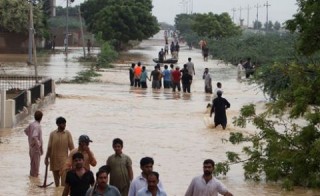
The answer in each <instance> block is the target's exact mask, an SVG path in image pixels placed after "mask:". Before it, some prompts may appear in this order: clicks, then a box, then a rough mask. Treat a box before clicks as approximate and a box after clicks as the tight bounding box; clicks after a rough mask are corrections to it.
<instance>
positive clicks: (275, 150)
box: [217, 106, 320, 189]
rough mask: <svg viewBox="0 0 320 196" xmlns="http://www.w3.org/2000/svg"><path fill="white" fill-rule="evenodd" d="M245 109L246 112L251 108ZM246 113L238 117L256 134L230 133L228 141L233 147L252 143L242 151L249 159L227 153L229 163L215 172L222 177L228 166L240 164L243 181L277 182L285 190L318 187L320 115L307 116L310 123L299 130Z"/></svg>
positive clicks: (261, 115)
mask: <svg viewBox="0 0 320 196" xmlns="http://www.w3.org/2000/svg"><path fill="white" fill-rule="evenodd" d="M246 107H247V109H248V110H251V109H249V108H252V106H246ZM248 110H245V109H244V110H242V111H241V114H240V116H239V117H238V118H243V119H245V121H246V123H252V124H253V125H254V126H256V127H257V128H258V129H259V131H258V132H257V133H255V134H253V135H249V136H246V137H244V136H243V134H242V133H231V134H230V138H229V141H230V142H232V143H233V144H239V143H242V142H246V144H248V142H250V143H251V145H245V146H244V147H243V149H242V151H243V152H244V153H245V154H246V156H247V157H248V158H247V159H246V160H242V159H240V158H239V155H238V154H237V153H235V152H227V158H228V161H225V162H223V163H218V165H219V166H220V167H221V168H219V170H218V171H217V172H218V173H219V174H225V173H226V172H227V171H228V168H229V165H230V164H236V163H241V162H243V168H244V170H245V172H244V175H245V178H246V179H251V180H254V181H260V180H263V179H265V180H267V181H275V182H277V181H279V182H282V184H283V187H284V188H286V189H291V188H292V186H305V187H319V186H320V165H319V161H320V156H318V155H319V152H320V148H319V147H320V132H319V130H318V128H317V124H318V123H320V121H319V119H320V118H319V114H316V115H315V114H313V115H311V114H312V113H310V115H311V116H312V117H310V118H309V119H308V120H309V122H310V124H308V125H306V126H302V127H300V126H298V125H297V124H295V123H293V122H286V121H284V120H282V119H281V118H279V119H278V120H273V121H271V120H268V119H267V118H266V116H267V113H263V114H260V115H257V114H255V112H249V111H248ZM238 118H236V121H237V120H238ZM315 119H317V120H315ZM315 121H316V124H314V123H315Z"/></svg>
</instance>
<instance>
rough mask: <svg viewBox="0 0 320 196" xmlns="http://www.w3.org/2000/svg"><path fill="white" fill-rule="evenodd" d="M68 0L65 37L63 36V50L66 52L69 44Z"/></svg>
mask: <svg viewBox="0 0 320 196" xmlns="http://www.w3.org/2000/svg"><path fill="white" fill-rule="evenodd" d="M68 20H69V0H67V13H66V37H65V38H64V44H65V52H66V54H68V44H69V21H68Z"/></svg>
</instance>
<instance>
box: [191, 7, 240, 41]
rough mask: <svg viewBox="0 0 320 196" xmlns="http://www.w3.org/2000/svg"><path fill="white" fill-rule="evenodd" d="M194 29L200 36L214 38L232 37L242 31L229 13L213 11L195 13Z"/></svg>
mask: <svg viewBox="0 0 320 196" xmlns="http://www.w3.org/2000/svg"><path fill="white" fill-rule="evenodd" d="M192 30H194V31H195V32H196V33H197V34H198V35H199V36H204V37H208V38H214V39H221V38H226V37H231V36H234V35H239V34H240V33H241V30H240V28H239V27H237V26H235V24H234V23H233V22H232V20H231V18H230V16H229V14H228V13H222V14H220V15H218V14H213V13H212V12H209V13H208V14H197V15H195V18H194V21H193V23H192Z"/></svg>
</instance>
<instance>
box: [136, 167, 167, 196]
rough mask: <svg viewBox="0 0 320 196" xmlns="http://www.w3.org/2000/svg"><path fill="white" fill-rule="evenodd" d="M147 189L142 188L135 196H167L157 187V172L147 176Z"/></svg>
mask: <svg viewBox="0 0 320 196" xmlns="http://www.w3.org/2000/svg"><path fill="white" fill-rule="evenodd" d="M147 182H148V187H144V188H142V189H140V190H139V191H138V194H137V196H152V195H156V196H167V193H166V192H165V191H164V190H162V189H161V188H159V187H158V183H159V174H158V172H155V171H153V172H151V173H150V174H149V175H148V176H147Z"/></svg>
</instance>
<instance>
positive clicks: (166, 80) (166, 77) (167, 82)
mask: <svg viewBox="0 0 320 196" xmlns="http://www.w3.org/2000/svg"><path fill="white" fill-rule="evenodd" d="M162 76H163V88H170V86H171V73H170V71H169V70H168V65H164V70H163V72H162Z"/></svg>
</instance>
